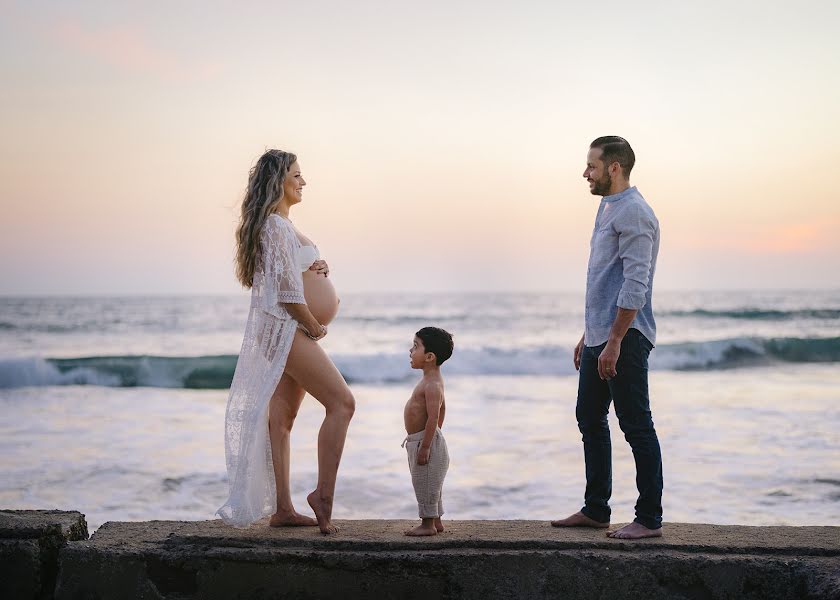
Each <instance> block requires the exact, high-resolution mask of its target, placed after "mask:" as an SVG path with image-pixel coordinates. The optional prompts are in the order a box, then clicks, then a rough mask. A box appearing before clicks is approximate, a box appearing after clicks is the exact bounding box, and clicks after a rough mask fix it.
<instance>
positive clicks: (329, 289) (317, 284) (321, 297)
mask: <svg viewBox="0 0 840 600" xmlns="http://www.w3.org/2000/svg"><path fill="white" fill-rule="evenodd" d="M303 296H304V298H306V305H307V306H308V307H309V312H311V313H312V316H313V317H315V318H316V319H318V322H319V323H320V324H321V325H327V324H328V323H329V322H330V321H332V320H333V319H334V318H335V315H336V313H338V296H337V295H336V293H335V288H334V287H333V284H332V281H330V280H329V279H328V278H327V277H325V276H324V275H321V274H320V273H316V272H315V271H304V272H303Z"/></svg>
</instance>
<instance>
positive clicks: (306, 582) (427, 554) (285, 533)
mask: <svg viewBox="0 0 840 600" xmlns="http://www.w3.org/2000/svg"><path fill="white" fill-rule="evenodd" d="M338 524H339V525H340V526H341V528H342V529H341V532H340V533H339V534H338V535H337V536H332V537H323V536H321V535H320V534H319V533H318V532H317V530H315V529H313V528H306V529H271V528H269V527H267V526H266V525H265V523H260V524H257V525H255V526H253V527H251V528H248V529H244V530H237V529H232V528H230V527H227V526H225V525H224V524H223V523H222V522H221V521H204V522H171V521H152V522H145V523H106V524H105V525H103V526H102V527H101V528H100V529H99V530H98V531H97V532H96V533H95V534H94V536H93V537H92V538H91V540H90V541H89V542H76V543H70V544H68V545H67V546H66V547H64V548H63V549H62V551H61V571H60V574H59V581H58V584H57V588H56V597H57V598H68V599H69V598H84V597H96V598H103V599H107V598H125V597H135V598H208V599H213V598H370V597H382V598H453V599H455V598H468V599H472V598H475V599H479V598H480V599H482V600H484V599H487V598H607V597H615V598H692V599H694V598H698V599H700V598H702V599H707V598H762V599H763V598H840V527H726V526H715V525H693V524H679V523H669V524H667V525H666V529H665V537H664V538H661V539H651V540H639V541H632V542H631V541H621V540H611V539H608V538H606V537H605V535H604V531H603V530H597V531H596V530H584V529H553V528H551V527H550V526H549V525H548V523H545V522H536V521H450V522H448V529H447V532H446V533H444V534H442V535H439V536H436V537H433V538H407V537H405V536H404V535H403V531H404V530H405V529H406V528H408V527H409V526H413V525H414V524H415V522H413V521H347V522H339V523H338Z"/></svg>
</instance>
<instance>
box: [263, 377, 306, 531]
mask: <svg viewBox="0 0 840 600" xmlns="http://www.w3.org/2000/svg"><path fill="white" fill-rule="evenodd" d="M305 395H306V392H305V391H304V389H303V388H302V387H300V386H299V385H298V383H297V382H296V381H295V380H294V379H292V378H291V377H290V376H289V375H288V374H286V373H284V374H283V377H281V378H280V382H279V383H278V384H277V388H276V389H275V390H274V395H272V396H271V402H270V403H269V405H268V432H269V437H270V438H271V462H272V464H273V465H274V483H275V485H276V486H277V512H276V513H274V514H273V515H271V520H270V521H269V525H271V526H272V527H295V526H306V525H317V524H318V522H317V521H316V520H315V519H313V518H312V517H306V516H304V515H301V514H299V513H298V512H297V511H296V510H295V507H294V506H293V505H292V494H291V490H290V489H289V456H290V454H291V444H290V443H289V440H290V437H291V433H292V425H294V423H295V417H296V416H297V413H298V410H299V409H300V405H301V403H302V402H303V397H304V396H305Z"/></svg>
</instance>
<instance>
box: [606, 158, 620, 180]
mask: <svg viewBox="0 0 840 600" xmlns="http://www.w3.org/2000/svg"><path fill="white" fill-rule="evenodd" d="M607 171H608V172H609V174H610V176H612V177H618V176H619V175H621V174H622V172H623V171H622V169H621V165H620V164H619V163H618V162H617V161H613V162H612V163H610V166H609V167H607Z"/></svg>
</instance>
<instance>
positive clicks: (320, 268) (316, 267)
mask: <svg viewBox="0 0 840 600" xmlns="http://www.w3.org/2000/svg"><path fill="white" fill-rule="evenodd" d="M309 270H310V271H315V272H316V273H320V274H321V275H323V276H324V277H329V276H330V267H329V265H327V261H325V260H316V261H315V262H314V263H312V264H311V265H310V267H309Z"/></svg>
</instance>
